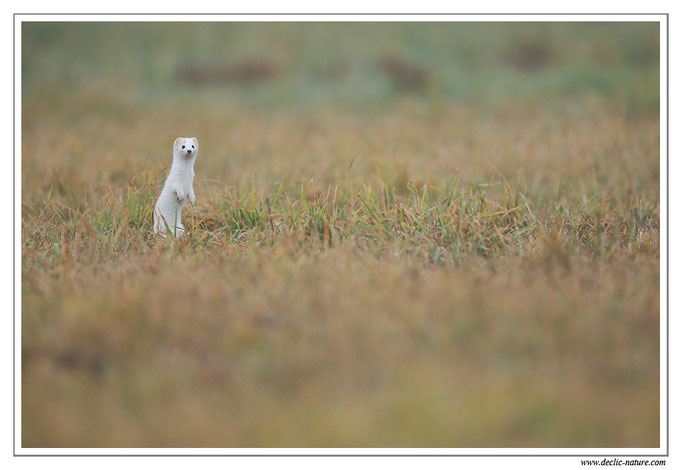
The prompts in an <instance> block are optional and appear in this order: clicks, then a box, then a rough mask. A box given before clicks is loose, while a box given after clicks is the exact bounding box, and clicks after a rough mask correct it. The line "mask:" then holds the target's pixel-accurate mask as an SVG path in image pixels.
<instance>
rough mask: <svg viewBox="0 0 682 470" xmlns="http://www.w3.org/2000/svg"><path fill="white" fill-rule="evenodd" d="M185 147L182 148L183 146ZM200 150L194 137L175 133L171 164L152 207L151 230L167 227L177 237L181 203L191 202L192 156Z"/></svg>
mask: <svg viewBox="0 0 682 470" xmlns="http://www.w3.org/2000/svg"><path fill="white" fill-rule="evenodd" d="M183 147H184V148H183ZM198 152H199V142H198V141H197V139H196V137H178V138H177V139H175V143H174V144H173V165H172V166H171V169H170V173H169V174H168V178H166V183H165V184H164V185H163V190H162V191H161V195H160V196H159V200H158V201H156V206H155V207H154V232H156V233H161V234H163V235H164V236H165V234H166V233H167V232H168V231H170V233H171V234H173V235H174V236H176V237H179V236H181V235H182V233H183V232H184V230H185V228H184V226H183V225H182V219H181V216H182V207H183V206H184V205H185V201H187V200H188V199H189V202H190V204H192V205H194V199H195V198H194V189H193V188H192V182H193V181H194V160H196V158H197V153H198Z"/></svg>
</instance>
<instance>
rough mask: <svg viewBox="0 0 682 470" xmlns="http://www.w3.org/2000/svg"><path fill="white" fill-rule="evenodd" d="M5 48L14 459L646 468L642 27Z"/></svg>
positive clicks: (144, 39)
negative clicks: (15, 373)
mask: <svg viewBox="0 0 682 470" xmlns="http://www.w3.org/2000/svg"><path fill="white" fill-rule="evenodd" d="M21 34H22V83H21V85H22V96H21V108H22V122H21V128H22V141H21V149H22V150H21V155H22V160H21V172H22V175H21V200H22V214H21V218H22V224H21V243H22V250H21V263H22V264H21V265H22V279H21V336H22V345H21V350H22V358H21V359H22V368H21V384H22V392H21V444H22V446H24V447H658V445H659V438H660V436H659V425H660V423H659V407H660V403H659V374H660V370H659V341H660V338H659V326H660V317H659V315H660V313H659V309H660V305H659V282H660V279H659V265H660V256H659V252H660V242H659V220H660V216H661V214H660V206H659V198H660V194H659V189H660V188H659V177H660V174H659V171H660V168H659V158H660V153H659V118H658V111H659V92H658V80H659V59H658V54H659V47H658V40H659V38H658V34H659V30H658V25H657V24H656V23H582V24H580V23H328V24H323V23H269V24H267V23H240V24H235V23H30V22H29V23H23V25H22V33H21ZM178 136H186V137H190V136H196V137H197V138H198V140H199V155H198V157H197V161H196V166H195V172H196V177H195V181H194V188H195V192H196V205H195V206H194V207H189V208H188V209H187V210H186V211H185V213H184V214H183V217H184V223H185V226H186V227H187V233H186V236H185V237H184V238H183V239H178V240H174V239H169V240H165V239H161V238H159V237H157V236H155V235H154V234H153V232H152V210H153V205H154V202H155V200H156V197H158V194H159V193H160V190H161V186H162V184H163V182H164V179H165V177H166V175H167V174H168V168H169V166H170V163H171V149H172V144H173V141H174V139H175V138H176V137H178Z"/></svg>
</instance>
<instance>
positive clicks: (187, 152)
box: [173, 137, 199, 160]
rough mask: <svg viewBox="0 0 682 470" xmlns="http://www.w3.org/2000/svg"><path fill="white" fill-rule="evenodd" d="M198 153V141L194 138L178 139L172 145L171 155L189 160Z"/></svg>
mask: <svg viewBox="0 0 682 470" xmlns="http://www.w3.org/2000/svg"><path fill="white" fill-rule="evenodd" d="M198 151H199V141H197V138H196V137H178V138H177V139H175V143H174V144H173V154H175V155H177V156H179V157H182V158H186V159H188V160H189V159H190V158H192V157H194V156H196V154H197V152H198Z"/></svg>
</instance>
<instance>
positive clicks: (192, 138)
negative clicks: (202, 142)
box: [190, 137, 199, 145]
mask: <svg viewBox="0 0 682 470" xmlns="http://www.w3.org/2000/svg"><path fill="white" fill-rule="evenodd" d="M190 139H191V140H192V142H194V143H195V144H197V145H199V141H198V140H197V138H196V137H190Z"/></svg>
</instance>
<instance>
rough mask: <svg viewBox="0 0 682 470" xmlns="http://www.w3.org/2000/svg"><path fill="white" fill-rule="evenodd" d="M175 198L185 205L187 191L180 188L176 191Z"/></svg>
mask: <svg viewBox="0 0 682 470" xmlns="http://www.w3.org/2000/svg"><path fill="white" fill-rule="evenodd" d="M175 199H177V201H178V204H180V205H183V204H184V203H185V192H184V191H180V190H177V191H175Z"/></svg>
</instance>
